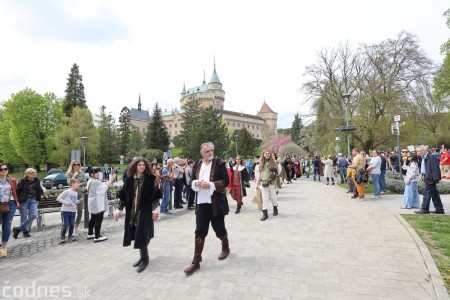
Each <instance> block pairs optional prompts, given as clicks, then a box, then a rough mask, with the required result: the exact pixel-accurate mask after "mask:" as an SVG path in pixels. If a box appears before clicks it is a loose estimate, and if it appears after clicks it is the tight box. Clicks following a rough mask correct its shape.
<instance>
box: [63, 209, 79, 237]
mask: <svg viewBox="0 0 450 300" xmlns="http://www.w3.org/2000/svg"><path fill="white" fill-rule="evenodd" d="M75 215H76V212H70V211H62V212H61V221H62V226H61V236H65V235H66V230H67V227H69V236H72V235H73V229H74V228H75Z"/></svg>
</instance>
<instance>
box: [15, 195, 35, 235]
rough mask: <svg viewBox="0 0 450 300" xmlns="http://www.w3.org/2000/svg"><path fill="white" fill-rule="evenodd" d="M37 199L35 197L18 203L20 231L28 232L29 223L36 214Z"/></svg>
mask: <svg viewBox="0 0 450 300" xmlns="http://www.w3.org/2000/svg"><path fill="white" fill-rule="evenodd" d="M37 207H38V201H36V199H28V201H27V202H23V203H20V209H19V210H20V226H19V228H20V230H22V232H30V229H31V223H33V221H34V219H36V218H37V215H38V210H37Z"/></svg>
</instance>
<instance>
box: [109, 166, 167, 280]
mask: <svg viewBox="0 0 450 300" xmlns="http://www.w3.org/2000/svg"><path fill="white" fill-rule="evenodd" d="M119 198H120V203H119V208H118V210H116V212H115V214H114V220H116V221H117V220H118V219H119V211H121V210H123V208H124V207H125V208H126V213H125V226H124V227H125V233H124V237H123V246H124V247H127V246H130V245H131V241H134V248H135V249H139V252H140V259H139V260H138V261H137V262H135V263H134V264H133V267H137V272H138V273H140V272H142V271H144V270H145V268H146V267H147V265H148V262H149V256H148V244H149V243H150V240H151V239H152V238H153V236H154V227H153V220H156V219H158V218H159V215H158V214H157V213H152V211H153V210H154V208H156V207H157V206H158V204H159V199H160V198H161V192H160V190H159V187H158V182H157V178H156V176H155V175H154V174H153V169H152V168H151V166H150V162H149V161H148V160H147V159H145V158H143V157H139V158H137V159H134V160H133V161H132V162H131V164H130V165H129V167H128V172H127V178H126V180H125V183H124V186H123V188H122V189H121V190H120V192H119Z"/></svg>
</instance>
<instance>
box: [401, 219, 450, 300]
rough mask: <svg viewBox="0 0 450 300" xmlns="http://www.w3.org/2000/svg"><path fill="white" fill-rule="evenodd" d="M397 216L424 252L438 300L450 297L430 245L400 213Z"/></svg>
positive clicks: (423, 256)
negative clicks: (428, 245)
mask: <svg viewBox="0 0 450 300" xmlns="http://www.w3.org/2000/svg"><path fill="white" fill-rule="evenodd" d="M395 216H396V217H397V219H398V220H399V221H400V223H402V225H403V226H404V227H405V228H406V230H408V232H409V234H410V235H411V237H412V238H413V240H414V242H415V243H416V245H417V247H418V248H419V250H420V253H421V254H422V258H423V260H424V262H425V265H426V266H427V269H428V272H429V273H430V277H431V282H432V283H433V287H434V291H435V292H436V296H437V299H438V300H448V299H450V296H449V294H448V292H447V289H446V288H445V285H444V281H443V280H442V277H441V273H439V270H438V268H437V267H436V264H435V263H434V260H433V257H432V256H431V253H430V251H429V250H428V247H427V246H426V245H425V243H424V242H423V241H422V239H421V238H420V237H419V235H418V234H417V233H416V231H415V230H414V229H413V228H412V227H411V225H409V223H408V222H407V221H406V220H405V219H404V218H403V217H402V216H401V215H400V214H395Z"/></svg>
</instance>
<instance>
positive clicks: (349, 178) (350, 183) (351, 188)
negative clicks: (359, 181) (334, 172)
mask: <svg viewBox="0 0 450 300" xmlns="http://www.w3.org/2000/svg"><path fill="white" fill-rule="evenodd" d="M353 172H354V171H353V169H352V168H347V175H346V176H345V179H346V180H347V185H348V191H347V193H353V194H354V195H353V197H355V195H356V192H355V191H356V189H355V182H354V181H353ZM355 198H356V197H355Z"/></svg>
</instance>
